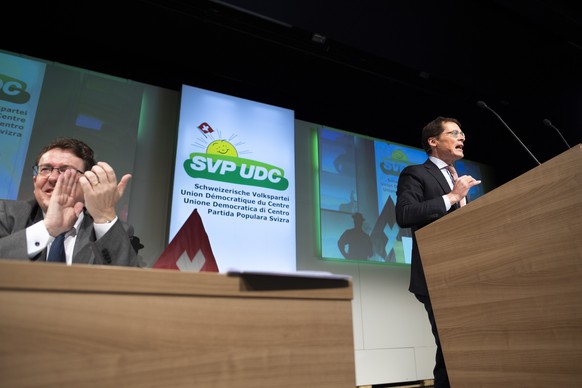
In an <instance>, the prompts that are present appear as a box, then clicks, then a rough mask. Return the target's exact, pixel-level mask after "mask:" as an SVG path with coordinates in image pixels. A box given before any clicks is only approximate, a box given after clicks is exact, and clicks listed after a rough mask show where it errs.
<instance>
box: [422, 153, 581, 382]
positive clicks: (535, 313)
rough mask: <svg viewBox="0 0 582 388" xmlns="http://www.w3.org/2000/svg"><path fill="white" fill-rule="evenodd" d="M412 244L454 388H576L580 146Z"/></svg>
mask: <svg viewBox="0 0 582 388" xmlns="http://www.w3.org/2000/svg"><path fill="white" fill-rule="evenodd" d="M417 238H418V243H419V248H420V254H421V257H422V261H423V265H424V271H425V275H426V280H427V283H428V287H429V293H430V295H431V300H432V304H433V308H434V312H435V317H436V321H437V326H438V328H439V333H440V340H441V345H442V348H443V352H444V356H445V362H446V364H447V370H448V373H449V378H450V381H451V386H452V387H453V388H459V387H470V388H474V387H495V388H499V387H528V388H531V387H540V388H548V387H574V386H579V385H580V384H582V145H577V146H575V147H573V148H571V149H570V150H568V151H566V152H564V153H563V154H561V155H559V156H557V157H555V158H553V159H551V160H549V161H547V162H546V163H543V164H542V165H540V166H538V167H536V168H534V169H532V170H530V171H528V172H527V173H525V174H523V175H521V176H519V177H518V178H516V179H514V180H512V181H510V182H508V183H506V184H504V185H502V186H500V187H498V188H496V189H495V190H493V191H491V192H489V193H487V194H486V195H484V196H482V197H481V198H479V199H477V200H475V201H473V202H470V203H469V204H468V205H467V206H465V207H463V208H461V209H459V210H457V211H455V212H453V213H451V214H450V215H448V216H446V217H444V218H442V219H440V220H438V221H436V222H434V223H432V224H430V225H428V226H426V227H425V228H422V229H420V230H419V231H418V233H417Z"/></svg>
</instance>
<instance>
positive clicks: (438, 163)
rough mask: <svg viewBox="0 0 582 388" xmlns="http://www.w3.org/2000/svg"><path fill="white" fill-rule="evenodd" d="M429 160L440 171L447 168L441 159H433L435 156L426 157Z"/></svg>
mask: <svg viewBox="0 0 582 388" xmlns="http://www.w3.org/2000/svg"><path fill="white" fill-rule="evenodd" d="M428 158H429V159H430V161H431V162H433V163H434V164H435V165H436V166H437V167H438V168H439V169H440V170H442V169H443V168H445V167H447V164H446V163H445V162H444V161H442V160H441V159H439V158H437V157H435V156H429V157H428Z"/></svg>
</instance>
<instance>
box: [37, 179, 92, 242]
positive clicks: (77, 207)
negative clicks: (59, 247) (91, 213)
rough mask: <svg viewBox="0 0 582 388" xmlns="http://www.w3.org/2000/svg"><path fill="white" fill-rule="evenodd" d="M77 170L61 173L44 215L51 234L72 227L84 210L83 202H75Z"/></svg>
mask: <svg viewBox="0 0 582 388" xmlns="http://www.w3.org/2000/svg"><path fill="white" fill-rule="evenodd" d="M77 184H78V179H77V172H76V171H75V170H73V169H70V170H67V171H65V172H63V173H61V174H60V175H59V177H58V179H57V183H56V185H55V188H54V189H53V191H52V193H51V197H50V200H49V205H48V208H47V211H46V215H45V217H44V223H45V226H46V228H47V230H48V232H49V234H50V235H51V236H55V237H56V236H58V235H59V234H61V233H63V232H66V231H67V230H69V229H71V228H72V227H73V225H74V224H75V221H77V218H78V217H79V214H81V212H82V211H83V203H82V202H75V194H76V192H77Z"/></svg>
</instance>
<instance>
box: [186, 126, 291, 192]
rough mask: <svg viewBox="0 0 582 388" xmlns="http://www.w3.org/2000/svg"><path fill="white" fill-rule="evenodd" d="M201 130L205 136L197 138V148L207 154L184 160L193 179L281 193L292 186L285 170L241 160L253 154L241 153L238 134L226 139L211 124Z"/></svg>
mask: <svg viewBox="0 0 582 388" xmlns="http://www.w3.org/2000/svg"><path fill="white" fill-rule="evenodd" d="M198 129H199V130H200V132H202V134H203V135H204V136H203V137H199V138H197V139H196V142H195V143H194V144H193V145H194V146H196V147H199V148H203V149H204V150H205V152H192V153H191V154H190V158H189V159H186V160H185V161H184V171H186V174H188V175H189V176H191V177H192V178H202V179H210V180H214V181H221V182H229V183H236V184H241V185H247V186H258V187H265V188H269V189H275V190H281V191H282V190H286V189H287V188H288V187H289V181H288V180H287V179H286V178H285V171H284V170H283V169H282V168H280V167H277V166H273V165H270V164H267V163H262V162H259V161H256V160H252V159H246V158H241V157H239V155H240V154H245V153H250V152H249V151H240V152H239V151H238V150H237V147H238V146H241V145H243V144H244V143H242V142H239V143H234V139H235V138H236V135H233V136H231V137H230V138H229V139H223V138H222V136H221V135H220V131H215V130H214V129H213V128H212V127H211V126H210V125H208V124H207V123H201V124H200V125H199V126H198Z"/></svg>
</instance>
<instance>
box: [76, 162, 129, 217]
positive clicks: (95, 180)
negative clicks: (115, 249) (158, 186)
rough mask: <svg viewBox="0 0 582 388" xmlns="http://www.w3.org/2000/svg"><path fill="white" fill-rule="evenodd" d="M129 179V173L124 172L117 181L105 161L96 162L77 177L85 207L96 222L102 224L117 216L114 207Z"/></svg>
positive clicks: (113, 172)
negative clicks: (83, 196)
mask: <svg viewBox="0 0 582 388" xmlns="http://www.w3.org/2000/svg"><path fill="white" fill-rule="evenodd" d="M130 179H131V175H130V174H126V175H124V176H123V177H122V178H121V180H120V181H119V183H118V182H117V177H116V175H115V171H114V170H113V168H112V167H111V166H110V165H109V164H107V163H105V162H98V163H97V164H96V165H94V166H93V168H92V169H91V170H89V171H85V174H84V175H83V176H81V177H80V178H79V183H80V184H81V187H82V189H83V193H84V195H85V207H86V208H87V211H88V212H89V214H90V215H91V217H93V220H94V221H95V222H96V223H98V224H103V223H106V222H110V221H111V220H113V219H114V218H115V217H117V213H116V210H115V207H116V205H117V203H118V202H119V200H120V199H121V197H122V196H123V193H124V192H125V187H126V186H127V184H128V183H129V180H130Z"/></svg>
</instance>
